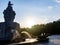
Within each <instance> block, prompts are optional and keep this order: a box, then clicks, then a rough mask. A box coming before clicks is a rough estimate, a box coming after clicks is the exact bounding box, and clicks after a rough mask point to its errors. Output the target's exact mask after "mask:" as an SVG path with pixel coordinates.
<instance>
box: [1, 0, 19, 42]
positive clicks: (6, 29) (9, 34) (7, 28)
mask: <svg viewBox="0 0 60 45" xmlns="http://www.w3.org/2000/svg"><path fill="white" fill-rule="evenodd" d="M12 5H13V4H11V1H9V3H8V6H7V8H6V9H5V10H4V11H3V14H4V19H5V22H0V43H1V42H3V41H4V42H9V41H11V40H12V38H13V36H14V33H15V32H16V30H18V31H20V26H19V24H18V23H17V22H13V21H14V19H15V15H16V13H15V11H13V8H12Z"/></svg>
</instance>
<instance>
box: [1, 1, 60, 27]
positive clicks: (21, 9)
mask: <svg viewBox="0 0 60 45" xmlns="http://www.w3.org/2000/svg"><path fill="white" fill-rule="evenodd" d="M8 1H11V3H12V4H14V5H13V10H14V11H15V12H16V16H15V20H14V21H15V22H18V23H19V24H20V26H21V27H26V25H27V24H26V23H27V20H28V21H29V20H32V21H34V22H35V23H34V24H46V23H49V22H53V21H56V20H58V19H60V0H0V22H4V18H3V16H4V15H3V11H4V10H5V9H6V7H7V5H8ZM28 24H29V23H28Z"/></svg>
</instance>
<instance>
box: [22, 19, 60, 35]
mask: <svg viewBox="0 0 60 45" xmlns="http://www.w3.org/2000/svg"><path fill="white" fill-rule="evenodd" d="M21 31H27V32H28V33H30V34H31V35H34V36H38V35H40V34H41V33H46V34H49V35H53V34H60V19H59V20H57V21H53V22H49V23H47V24H37V25H33V26H32V27H31V28H21Z"/></svg>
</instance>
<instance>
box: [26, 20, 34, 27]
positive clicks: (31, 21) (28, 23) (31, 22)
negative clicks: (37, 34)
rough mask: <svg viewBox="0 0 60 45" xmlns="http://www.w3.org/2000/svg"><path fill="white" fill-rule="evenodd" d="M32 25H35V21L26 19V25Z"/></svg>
mask: <svg viewBox="0 0 60 45" xmlns="http://www.w3.org/2000/svg"><path fill="white" fill-rule="evenodd" d="M33 25H35V21H34V20H33V19H27V21H26V27H29V28H31V27H32V26H33Z"/></svg>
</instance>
